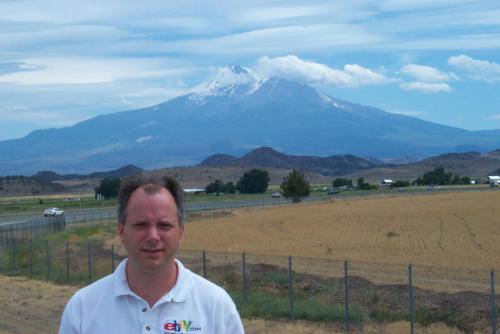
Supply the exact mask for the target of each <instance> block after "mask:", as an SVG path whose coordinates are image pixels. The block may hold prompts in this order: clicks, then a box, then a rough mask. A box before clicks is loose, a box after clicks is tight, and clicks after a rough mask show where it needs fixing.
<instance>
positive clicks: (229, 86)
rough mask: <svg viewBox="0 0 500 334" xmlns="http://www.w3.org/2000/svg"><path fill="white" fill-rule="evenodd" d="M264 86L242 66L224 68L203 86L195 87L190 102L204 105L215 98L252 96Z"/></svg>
mask: <svg viewBox="0 0 500 334" xmlns="http://www.w3.org/2000/svg"><path fill="white" fill-rule="evenodd" d="M261 84H262V80H260V79H259V78H258V77H257V76H256V75H255V74H254V73H253V72H252V71H251V70H249V69H246V68H243V67H241V66H237V65H235V66H230V67H224V68H221V69H219V70H218V72H217V74H216V75H215V76H214V77H213V78H212V79H209V80H207V81H205V82H203V83H202V84H201V85H199V86H197V87H195V89H194V92H193V93H192V94H190V95H189V100H191V101H193V102H194V103H196V104H204V103H206V102H207V100H208V99H210V98H214V97H227V98H234V97H241V96H244V95H248V94H252V93H253V92H254V91H256V90H257V89H258V88H259V86H260V85H261Z"/></svg>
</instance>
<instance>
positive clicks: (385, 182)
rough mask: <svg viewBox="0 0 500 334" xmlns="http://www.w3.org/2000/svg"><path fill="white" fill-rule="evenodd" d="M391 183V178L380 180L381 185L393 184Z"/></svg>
mask: <svg viewBox="0 0 500 334" xmlns="http://www.w3.org/2000/svg"><path fill="white" fill-rule="evenodd" d="M393 183H394V181H393V180H391V179H383V180H382V182H381V184H382V185H383V186H390V185H391V184H393Z"/></svg>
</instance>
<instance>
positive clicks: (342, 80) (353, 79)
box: [255, 55, 392, 87]
mask: <svg viewBox="0 0 500 334" xmlns="http://www.w3.org/2000/svg"><path fill="white" fill-rule="evenodd" d="M255 70H256V71H257V73H259V74H260V75H261V76H266V77H269V76H277V77H281V78H286V79H290V80H297V81H301V82H308V83H322V84H331V85H336V86H347V87H357V86H364V85H380V84H386V83H389V82H391V81H392V80H391V79H389V78H387V77H386V76H385V75H384V74H383V73H380V72H377V71H374V70H371V69H368V68H365V67H362V66H360V65H358V64H346V65H344V68H343V69H342V70H337V69H333V68H331V67H328V66H326V65H324V64H320V63H316V62H312V61H306V60H302V59H300V58H299V57H297V56H295V55H289V56H284V57H276V58H269V57H267V56H265V57H261V58H259V59H258V60H257V66H256V69H255Z"/></svg>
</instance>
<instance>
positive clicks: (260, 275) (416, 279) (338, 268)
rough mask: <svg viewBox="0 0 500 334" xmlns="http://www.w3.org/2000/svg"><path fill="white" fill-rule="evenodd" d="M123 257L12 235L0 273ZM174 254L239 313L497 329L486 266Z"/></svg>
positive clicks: (95, 270)
mask: <svg viewBox="0 0 500 334" xmlns="http://www.w3.org/2000/svg"><path fill="white" fill-rule="evenodd" d="M124 257H125V250H124V248H123V246H122V245H113V244H108V243H106V242H103V241H85V242H67V241H59V240H50V241H49V240H47V239H42V238H35V239H24V240H23V239H15V238H13V239H8V240H7V241H6V242H3V243H2V244H0V273H1V274H4V275H22V276H26V277H30V278H33V279H42V280H48V281H53V282H56V283H63V284H78V285H81V284H88V283H91V282H93V281H95V280H97V279H99V278H101V277H103V276H105V275H108V274H110V273H112V272H113V270H114V268H116V266H117V265H118V263H119V262H120V261H122V260H123V259H124ZM178 258H179V259H180V260H181V261H182V262H183V263H184V264H185V265H186V267H187V268H189V269H191V270H192V271H194V272H196V273H198V274H200V275H202V276H204V277H206V278H208V279H210V280H211V281H214V282H215V283H217V284H219V285H221V286H223V287H224V288H225V289H226V290H228V291H229V292H230V294H231V295H232V297H233V298H234V300H235V302H236V303H237V305H238V307H239V309H240V312H241V314H242V315H243V316H244V317H249V318H252V317H263V318H290V319H305V320H311V321H327V322H334V323H337V324H338V325H339V326H340V327H343V328H344V329H345V330H347V331H349V330H353V329H356V328H358V329H359V328H362V327H363V326H365V325H367V324H369V323H373V322H382V323H383V322H391V321H398V320H407V321H409V328H408V332H409V333H414V331H415V330H416V329H415V328H416V327H415V326H416V325H417V324H418V326H419V327H418V328H426V326H429V325H431V324H433V323H437V322H441V323H445V324H447V325H448V326H450V332H451V329H452V328H455V329H456V330H457V331H458V330H460V331H462V332H465V333H474V332H478V331H480V332H483V333H496V330H497V328H498V318H499V317H498V311H497V309H496V305H497V303H498V302H499V297H498V296H497V295H496V290H497V289H496V285H495V284H496V283H495V272H494V271H493V270H491V271H483V272H481V271H476V272H466V271H463V272H462V271H458V270H455V271H450V272H446V275H443V273H441V274H439V270H438V268H431V267H424V266H398V265H387V264H374V263H369V264H368V263H362V262H347V261H345V262H344V261H336V260H319V259H310V258H300V257H294V258H292V257H282V256H263V255H257V254H238V253H216V252H205V251H190V250H180V252H179V253H178ZM431 269H432V270H436V271H435V272H434V273H435V274H436V276H435V277H432V270H431ZM441 270H442V271H443V272H445V271H446V270H443V269H441ZM467 273H468V275H469V276H467ZM482 276H484V277H482ZM454 277H455V281H453V282H454V286H453V287H449V286H448V284H449V282H450V281H451V280H452V278H454ZM440 286H441V287H442V288H440ZM451 290H453V291H451Z"/></svg>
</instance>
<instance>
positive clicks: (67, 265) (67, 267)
mask: <svg viewBox="0 0 500 334" xmlns="http://www.w3.org/2000/svg"><path fill="white" fill-rule="evenodd" d="M66 282H68V283H69V243H68V242H67V241H66Z"/></svg>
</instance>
